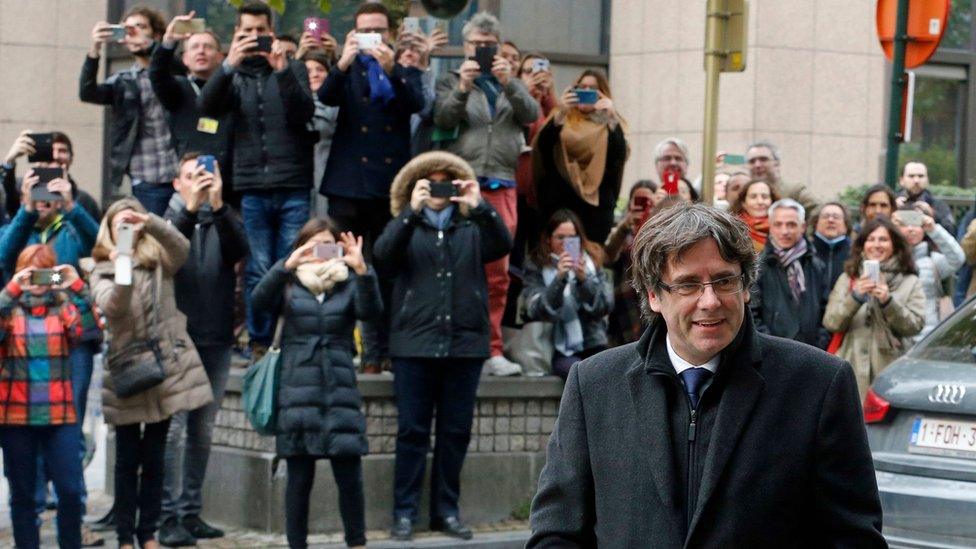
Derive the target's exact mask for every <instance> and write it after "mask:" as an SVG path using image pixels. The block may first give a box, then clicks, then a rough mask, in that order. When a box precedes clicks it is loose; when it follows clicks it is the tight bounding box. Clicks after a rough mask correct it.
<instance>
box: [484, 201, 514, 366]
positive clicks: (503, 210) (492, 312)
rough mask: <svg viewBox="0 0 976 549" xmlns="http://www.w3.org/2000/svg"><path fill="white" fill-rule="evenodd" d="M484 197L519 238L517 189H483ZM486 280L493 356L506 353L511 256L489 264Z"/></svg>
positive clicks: (486, 268) (509, 230) (511, 231)
mask: <svg viewBox="0 0 976 549" xmlns="http://www.w3.org/2000/svg"><path fill="white" fill-rule="evenodd" d="M481 196H483V197H484V199H485V200H486V201H487V202H488V203H489V204H491V206H492V207H493V208H495V211H496V212H498V215H500V216H501V218H502V220H503V221H504V222H505V226H506V227H508V232H509V233H510V234H512V235H513V236H514V235H515V225H516V224H517V223H518V213H517V212H518V210H517V209H516V208H517V203H518V201H517V198H516V190H515V189H514V188H513V189H498V190H496V191H488V190H484V189H482V191H481ZM485 277H486V278H487V280H488V318H489V320H490V322H491V356H501V354H502V316H503V315H504V314H505V301H506V300H507V298H508V256H507V255H506V256H505V257H503V258H501V259H499V260H497V261H492V262H491V263H488V264H487V265H485Z"/></svg>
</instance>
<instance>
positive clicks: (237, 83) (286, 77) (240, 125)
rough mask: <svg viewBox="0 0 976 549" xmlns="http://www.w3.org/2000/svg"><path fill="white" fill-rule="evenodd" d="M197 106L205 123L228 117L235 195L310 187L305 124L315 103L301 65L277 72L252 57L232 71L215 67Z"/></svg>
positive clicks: (309, 151) (310, 155) (310, 143)
mask: <svg viewBox="0 0 976 549" xmlns="http://www.w3.org/2000/svg"><path fill="white" fill-rule="evenodd" d="M197 101H198V105H199V107H200V111H201V112H202V113H203V114H204V115H206V116H209V117H211V118H221V117H223V116H224V115H225V114H227V113H233V120H234V128H233V135H232V142H231V143H232V150H233V151H234V154H233V156H234V190H235V191H237V192H251V191H279V190H295V189H308V188H310V187H311V186H312V171H313V153H312V147H313V145H314V144H315V140H314V138H313V137H312V134H311V133H310V132H309V131H308V129H307V127H306V125H307V124H308V122H310V121H311V120H312V116H313V115H314V114H315V101H314V100H313V99H312V92H311V90H310V88H309V84H308V73H306V72H305V66H304V65H302V63H300V62H298V61H290V62H289V65H288V67H287V68H286V69H284V70H281V71H273V70H272V69H271V65H269V64H268V62H267V61H265V60H264V59H261V58H254V57H251V58H248V59H245V60H244V62H242V63H241V65H240V66H239V67H237V68H236V69H228V68H227V67H226V66H224V65H221V66H220V67H219V68H218V69H217V70H216V71H215V72H214V74H213V76H211V77H210V80H207V84H206V85H205V86H204V87H203V91H202V93H201V94H200V97H199V98H198V99H197Z"/></svg>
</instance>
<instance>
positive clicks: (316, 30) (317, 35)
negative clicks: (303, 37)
mask: <svg viewBox="0 0 976 549" xmlns="http://www.w3.org/2000/svg"><path fill="white" fill-rule="evenodd" d="M329 26H330V25H329V20H328V19H325V18H322V17H306V18H305V23H304V28H305V32H307V33H308V35H309V36H311V37H312V38H314V39H316V40H321V39H322V35H323V34H328V33H329Z"/></svg>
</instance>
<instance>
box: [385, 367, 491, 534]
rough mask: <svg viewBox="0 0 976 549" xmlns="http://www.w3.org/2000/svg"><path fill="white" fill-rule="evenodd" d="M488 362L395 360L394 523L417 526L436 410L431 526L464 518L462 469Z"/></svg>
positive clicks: (431, 475)
mask: <svg viewBox="0 0 976 549" xmlns="http://www.w3.org/2000/svg"><path fill="white" fill-rule="evenodd" d="M483 362H484V359H483V358H476V359H471V358H444V359H436V358H394V359H393V374H394V375H393V388H394V392H395V395H396V406H397V414H398V417H397V441H396V462H395V465H394V471H393V502H394V503H393V505H394V507H393V518H394V520H396V519H399V518H401V517H406V518H409V519H410V521H411V522H413V521H416V520H417V515H418V508H419V506H420V492H421V490H422V488H423V481H424V469H425V468H426V467H427V450H428V449H429V448H430V423H431V421H432V420H433V416H434V409H435V408H436V410H437V429H436V435H437V438H436V442H435V445H434V459H433V461H432V463H431V469H432V470H431V473H430V521H431V526H432V527H435V528H436V527H438V526H439V525H440V524H441V521H442V520H443V519H445V518H447V517H457V516H458V515H459V512H460V510H459V508H458V498H459V497H460V495H461V467H462V466H463V465H464V457H465V455H466V454H467V451H468V442H470V441H471V422H472V421H473V419H474V407H475V400H476V396H477V393H478V381H479V378H480V377H481V365H482V363H483Z"/></svg>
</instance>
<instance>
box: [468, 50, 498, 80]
mask: <svg viewBox="0 0 976 549" xmlns="http://www.w3.org/2000/svg"><path fill="white" fill-rule="evenodd" d="M496 55H498V46H478V47H477V48H475V50H474V60H475V61H477V62H478V66H480V67H481V74H491V66H492V65H494V64H495V56H496Z"/></svg>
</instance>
